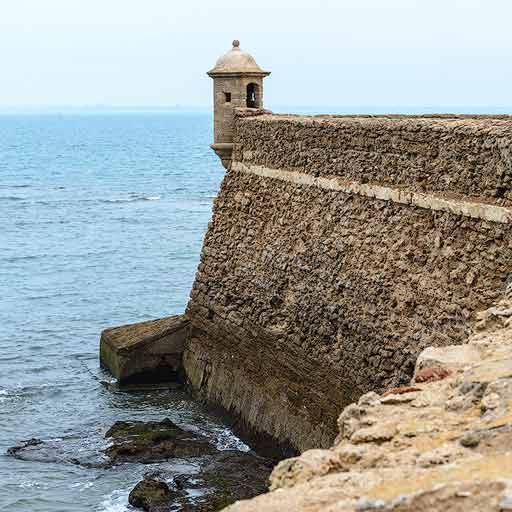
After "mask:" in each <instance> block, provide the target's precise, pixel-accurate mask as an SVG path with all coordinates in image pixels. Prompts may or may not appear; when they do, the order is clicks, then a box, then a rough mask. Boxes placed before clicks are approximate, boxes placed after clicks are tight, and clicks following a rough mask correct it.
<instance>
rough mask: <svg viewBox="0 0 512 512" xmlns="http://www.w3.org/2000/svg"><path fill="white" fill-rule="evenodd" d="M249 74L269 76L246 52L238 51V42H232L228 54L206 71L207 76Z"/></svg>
mask: <svg viewBox="0 0 512 512" xmlns="http://www.w3.org/2000/svg"><path fill="white" fill-rule="evenodd" d="M239 73H249V74H253V75H254V74H257V75H269V74H270V73H269V72H268V71H263V70H262V69H261V68H260V67H259V66H258V64H256V61H255V60H254V58H253V57H252V56H251V55H249V54H248V53H246V52H243V51H242V50H240V41H238V40H236V39H235V40H234V41H233V48H231V50H229V52H228V53H226V54H225V55H223V56H222V57H221V58H220V59H218V60H217V63H216V64H215V67H214V68H213V69H211V70H210V71H208V75H210V76H215V75H223V74H239Z"/></svg>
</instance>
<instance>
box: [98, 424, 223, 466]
mask: <svg viewBox="0 0 512 512" xmlns="http://www.w3.org/2000/svg"><path fill="white" fill-rule="evenodd" d="M105 437H110V438H112V440H113V445H112V446H110V447H109V448H107V449H106V450H105V454H106V455H107V456H108V457H109V458H110V459H111V460H112V462H114V463H119V462H141V463H143V464H149V463H153V462H161V461H164V460H167V459H172V458H189V457H199V456H202V455H209V454H212V453H215V452H217V449H216V448H215V447H214V446H213V445H212V444H210V443H209V442H208V441H207V440H206V439H205V438H204V437H201V436H199V435H197V434H194V433H192V432H187V431H186V430H183V429H181V428H180V427H178V426H177V425H176V424H174V423H173V422H172V421H171V420H169V419H165V420H163V421H148V422H142V421H117V422H116V423H114V425H113V426H112V427H111V428H110V429H109V430H108V432H107V433H106V434H105Z"/></svg>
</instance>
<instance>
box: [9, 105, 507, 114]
mask: <svg viewBox="0 0 512 512" xmlns="http://www.w3.org/2000/svg"><path fill="white" fill-rule="evenodd" d="M211 109H212V107H211V105H83V106H80V105H78V106H76V105H48V106H38V105H32V106H31V105H29V106H16V107H7V106H0V115H9V114H11V115H12V114H109V113H113V114H132V113H194V112H197V113H205V114H209V113H210V112H211ZM269 110H271V111H273V112H276V113H281V112H284V113H286V112H295V113H296V114H325V113H329V114H434V113H436V114H510V115H512V105H510V106H489V105H481V106H478V105H477V106H475V105H473V106H471V105H434V106H428V105H427V106H425V105H384V106H379V105H340V106H333V105H318V106H316V105H270V106H269Z"/></svg>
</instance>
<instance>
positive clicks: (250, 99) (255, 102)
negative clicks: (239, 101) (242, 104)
mask: <svg viewBox="0 0 512 512" xmlns="http://www.w3.org/2000/svg"><path fill="white" fill-rule="evenodd" d="M259 106H260V88H259V86H258V84H255V83H250V84H248V85H247V108H259Z"/></svg>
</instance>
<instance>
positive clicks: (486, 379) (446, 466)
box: [226, 294, 512, 512]
mask: <svg viewBox="0 0 512 512" xmlns="http://www.w3.org/2000/svg"><path fill="white" fill-rule="evenodd" d="M480 317H481V318H482V321H481V323H480V325H479V327H478V328H479V330H478V331H476V332H475V333H474V334H473V335H472V336H471V337H470V338H469V340H468V342H467V344H464V345H460V346H457V347H446V348H438V349H436V350H431V349H426V350H425V351H424V352H423V354H421V355H420V357H419V359H418V366H419V367H422V368H420V369H417V373H416V376H415V378H413V380H412V382H411V384H410V387H408V388H405V389H403V390H402V391H403V392H402V391H401V390H400V388H398V389H395V390H390V392H389V393H384V394H381V395H380V394H377V393H375V392H369V393H367V394H365V395H363V396H362V397H361V398H360V399H359V400H358V401H357V403H353V404H351V405H349V406H348V407H346V408H345V409H344V411H343V412H342V414H341V415H340V417H339V419H338V428H339V435H338V437H337V439H336V442H335V444H334V446H333V447H332V448H331V449H328V450H320V449H316V450H309V451H306V452H305V453H303V454H302V455H301V456H300V457H297V458H294V459H288V460H285V461H282V462H281V463H280V464H279V465H278V466H277V467H276V468H275V469H274V471H273V473H272V476H271V490H272V491H271V492H270V493H268V494H266V495H262V496H260V497H257V498H255V499H253V500H249V501H242V502H238V503H237V504H235V505H233V506H231V507H229V508H227V509H226V511H227V512H280V511H282V510H293V511H294V512H306V511H307V512H316V511H322V512H349V511H366V510H368V511H370V510H389V511H395V512H398V511H400V512H413V511H418V510H429V511H433V512H435V511H439V512H444V511H446V510H450V511H460V512H462V511H464V512H468V511H471V512H477V511H478V512H487V511H489V512H491V511H493V512H500V511H501V512H505V511H510V510H512V294H509V298H508V299H505V300H503V301H501V302H499V303H498V304H497V305H496V306H495V307H493V308H489V309H487V310H485V311H484V312H483V313H482V314H481V315H480ZM484 319H486V321H483V320H484ZM430 364H431V365H433V366H431V367H430V366H426V365H430ZM431 368H435V369H436V371H434V372H432V374H431V376H432V378H431V379H426V380H425V382H423V383H418V379H417V377H418V373H419V371H423V370H428V369H431ZM439 370H446V371H444V372H442V371H439Z"/></svg>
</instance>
